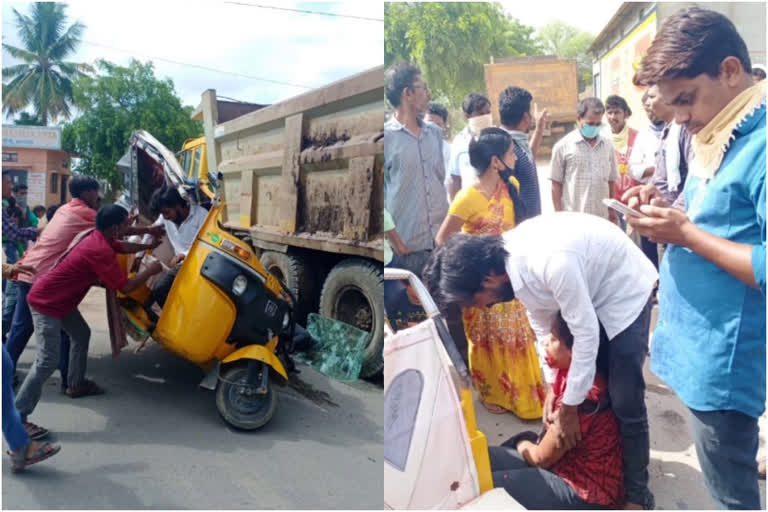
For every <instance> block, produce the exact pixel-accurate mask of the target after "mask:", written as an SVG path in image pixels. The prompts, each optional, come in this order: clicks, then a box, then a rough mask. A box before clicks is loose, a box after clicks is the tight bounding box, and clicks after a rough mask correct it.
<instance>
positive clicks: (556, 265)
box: [424, 212, 658, 509]
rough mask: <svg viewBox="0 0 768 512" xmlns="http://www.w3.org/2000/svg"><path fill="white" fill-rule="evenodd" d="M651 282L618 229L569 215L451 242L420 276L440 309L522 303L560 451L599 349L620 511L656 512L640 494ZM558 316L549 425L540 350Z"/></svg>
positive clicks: (646, 452) (574, 430)
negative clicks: (566, 345)
mask: <svg viewBox="0 0 768 512" xmlns="http://www.w3.org/2000/svg"><path fill="white" fill-rule="evenodd" d="M657 277H658V275H657V273H656V270H655V269H654V268H653V265H652V264H651V262H650V261H648V258H646V257H645V255H644V254H643V253H642V252H641V251H640V249H639V248H638V247H637V246H636V245H635V244H634V243H632V240H630V238H629V237H627V235H626V234H624V233H623V232H622V231H621V230H620V229H619V228H618V227H617V226H615V225H611V224H610V223H609V222H608V221H606V220H604V219H600V218H597V217H596V216H594V215H587V214H583V213H573V212H558V213H550V214H545V215H539V216H538V217H534V218H532V219H529V220H527V221H525V222H523V223H522V224H520V225H519V226H517V227H516V228H515V229H513V230H511V231H508V232H506V233H504V234H503V235H501V236H495V235H486V236H477V235H465V234H456V235H454V236H453V237H451V238H450V239H449V240H448V241H447V242H446V243H445V245H443V246H442V247H441V248H440V249H438V250H437V251H435V253H434V254H433V255H432V257H431V259H430V261H429V262H428V263H427V267H426V268H425V270H424V280H425V282H426V284H427V287H428V289H429V292H430V294H431V295H432V297H433V298H434V299H435V300H436V302H437V303H438V304H439V305H440V308H441V310H448V309H450V308H451V307H455V306H461V307H473V306H474V307H489V306H491V305H493V304H496V303H499V302H508V301H511V300H513V299H515V298H517V299H518V300H519V301H520V302H522V304H523V305H524V306H525V309H526V310H527V311H528V319H529V321H530V324H531V328H532V329H533V331H534V333H535V334H536V338H537V345H538V347H537V349H538V353H539V359H540V366H541V370H542V373H543V375H544V378H545V380H546V381H547V383H548V384H549V385H550V389H549V392H548V394H547V400H546V401H545V405H544V421H545V422H546V423H548V424H554V425H555V428H556V429H557V430H559V431H560V432H561V434H560V437H561V441H560V442H561V443H562V444H563V445H564V446H565V447H566V448H568V449H570V448H573V447H574V446H576V444H577V443H578V442H579V440H580V439H581V429H580V426H579V421H578V414H577V409H578V406H579V405H580V404H581V403H582V402H583V401H584V399H585V398H586V396H587V393H588V391H589V389H590V388H591V386H592V383H593V382H594V378H595V368H596V360H597V354H598V349H599V348H600V346H601V345H603V344H605V346H606V347H607V349H605V351H607V353H608V392H609V395H610V399H611V404H612V407H613V410H614V412H615V413H616V416H617V418H618V420H619V428H620V431H621V439H622V441H621V442H622V449H623V452H624V485H625V488H626V501H627V503H625V504H624V505H625V507H624V508H627V507H630V508H646V509H651V508H653V505H654V499H653V495H652V494H651V492H650V491H649V489H648V462H649V459H650V442H649V436H648V416H647V411H646V407H645V380H644V378H643V363H644V362H645V357H646V354H647V351H648V328H649V325H650V314H651V313H650V312H651V301H650V298H651V290H652V288H653V285H654V283H655V282H656V279H657ZM558 311H561V312H562V315H563V318H564V319H565V321H566V323H567V324H568V328H569V330H570V331H571V333H572V334H573V337H574V342H573V349H572V351H573V353H572V362H571V367H570V370H569V374H568V379H567V384H566V389H565V394H564V396H563V398H562V404H563V405H562V406H561V408H560V409H559V410H558V412H557V414H555V415H554V417H553V414H552V403H553V399H554V393H553V391H552V389H551V384H552V383H553V382H554V377H555V376H554V371H553V370H552V369H551V368H550V367H549V366H548V365H547V364H546V361H545V354H546V351H545V349H544V347H545V344H546V341H547V338H548V336H549V331H550V326H551V325H552V320H553V318H555V315H557V313H558Z"/></svg>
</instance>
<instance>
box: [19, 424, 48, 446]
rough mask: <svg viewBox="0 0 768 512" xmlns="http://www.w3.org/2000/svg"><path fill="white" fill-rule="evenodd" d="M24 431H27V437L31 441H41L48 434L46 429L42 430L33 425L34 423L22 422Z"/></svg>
mask: <svg viewBox="0 0 768 512" xmlns="http://www.w3.org/2000/svg"><path fill="white" fill-rule="evenodd" d="M24 430H26V431H27V435H28V436H29V438H30V439H32V440H33V441H37V440H38V439H43V438H44V437H47V436H48V434H49V433H50V432H49V431H48V429H47V428H43V427H41V426H39V425H35V424H34V423H30V422H28V421H26V422H24Z"/></svg>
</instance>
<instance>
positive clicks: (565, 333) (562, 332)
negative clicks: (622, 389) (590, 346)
mask: <svg viewBox="0 0 768 512" xmlns="http://www.w3.org/2000/svg"><path fill="white" fill-rule="evenodd" d="M551 329H552V332H553V333H555V334H556V335H557V337H558V339H559V340H560V341H562V342H563V344H564V345H565V346H566V347H568V350H573V333H572V332H571V328H570V327H568V322H566V321H565V319H564V318H563V312H562V311H558V312H557V315H556V316H555V318H554V319H553V320H552V327H551ZM609 364H610V360H609V353H608V335H607V334H606V333H605V329H604V328H603V327H600V345H599V347H598V349H597V356H596V357H595V371H596V372H597V373H600V374H602V375H603V376H604V377H606V378H607V377H608V368H609Z"/></svg>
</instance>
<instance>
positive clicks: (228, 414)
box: [216, 366, 277, 430]
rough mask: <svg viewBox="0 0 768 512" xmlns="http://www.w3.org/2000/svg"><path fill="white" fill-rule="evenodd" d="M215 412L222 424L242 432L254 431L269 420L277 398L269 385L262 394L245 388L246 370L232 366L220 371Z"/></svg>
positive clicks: (254, 389)
mask: <svg viewBox="0 0 768 512" xmlns="http://www.w3.org/2000/svg"><path fill="white" fill-rule="evenodd" d="M216 408H217V409H218V410H219V414H220V415H221V417H222V418H224V421H226V422H227V423H229V424H230V425H232V426H233V427H235V428H238V429H241V430H256V429H257V428H261V427H263V426H264V425H266V424H267V423H269V420H271V419H272V416H273V415H274V414H275V409H276V408H277V394H276V393H275V391H274V389H273V388H272V385H271V384H270V385H268V386H267V392H266V393H265V394H258V393H256V386H254V385H252V384H248V367H247V366H232V367H229V368H226V369H224V370H223V371H222V373H221V375H220V378H219V385H218V387H217V388H216Z"/></svg>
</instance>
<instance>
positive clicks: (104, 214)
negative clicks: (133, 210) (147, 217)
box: [96, 204, 128, 231]
mask: <svg viewBox="0 0 768 512" xmlns="http://www.w3.org/2000/svg"><path fill="white" fill-rule="evenodd" d="M127 218H128V210H126V209H125V208H123V207H122V206H118V205H116V204H108V205H106V206H102V207H101V208H100V209H99V212H98V213H97V214H96V229H98V230H99V231H106V230H108V229H109V228H112V227H114V226H119V225H120V224H122V223H123V221H124V220H125V219H127Z"/></svg>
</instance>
